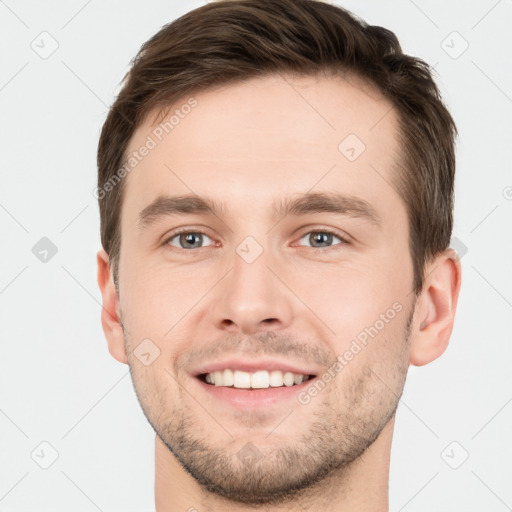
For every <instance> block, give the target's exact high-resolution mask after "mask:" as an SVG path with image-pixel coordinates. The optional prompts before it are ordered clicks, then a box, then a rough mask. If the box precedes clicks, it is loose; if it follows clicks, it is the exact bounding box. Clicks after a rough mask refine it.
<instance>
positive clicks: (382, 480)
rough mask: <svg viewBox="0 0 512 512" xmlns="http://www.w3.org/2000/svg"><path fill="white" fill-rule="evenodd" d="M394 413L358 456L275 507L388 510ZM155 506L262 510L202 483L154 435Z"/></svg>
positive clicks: (276, 510) (198, 511)
mask: <svg viewBox="0 0 512 512" xmlns="http://www.w3.org/2000/svg"><path fill="white" fill-rule="evenodd" d="M393 427H394V416H393V417H392V418H391V420H390V421H389V422H388V424H387V425H386V426H385V427H384V429H383V430H382V432H381V433H380V435H379V437H378V438H377V439H376V440H375V442H374V443H373V444H372V445H371V446H370V447H369V448H368V449H367V450H366V451H365V452H364V453H363V454H362V455H361V456H360V457H359V458H357V459H356V460H355V461H353V462H352V463H351V464H349V465H348V466H346V467H345V468H343V469H342V470H340V471H339V472H337V473H334V474H331V475H330V476H329V477H328V478H326V479H324V480H322V481H321V482H320V483H319V484H318V485H316V486H315V487H312V488H308V489H305V490H303V491H300V492H298V493H297V496H296V498H295V499H293V500H290V501H288V502H287V503H286V504H285V505H282V506H279V507H273V508H272V511H273V512H285V511H286V512H288V511H292V510H293V511H295V510H307V511H308V512H320V511H321V512H349V511H350V512H363V511H364V512H388V481H389V464H390V452H391V441H392V435H393ZM155 505H156V512H177V511H183V512H220V511H222V512H249V511H250V512H257V511H258V512H259V511H260V510H268V507H266V506H265V505H262V506H261V508H258V507H257V506H252V507H248V506H247V505H241V504H239V503H236V502H233V501H227V500H226V499H224V498H223V497H219V496H217V495H213V494H211V493H209V492H208V491H206V490H205V489H203V488H202V487H201V486H200V485H199V484H198V483H197V482H196V481H195V480H194V479H193V478H192V476H190V475H189V474H188V473H187V472H186V471H185V469H183V467H182V466H181V465H180V464H179V462H178V461H177V460H176V458H175V457H174V455H173V454H172V453H171V452H170V450H169V449H168V448H167V446H166V445H165V444H164V443H163V442H162V441H161V439H160V438H159V437H158V436H156V439H155Z"/></svg>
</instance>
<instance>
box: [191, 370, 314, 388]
mask: <svg viewBox="0 0 512 512" xmlns="http://www.w3.org/2000/svg"><path fill="white" fill-rule="evenodd" d="M196 377H197V378H198V379H199V380H200V381H201V382H203V383H204V384H205V385H207V386H213V387H222V388H230V389H236V390H239V391H256V390H263V389H269V388H284V387H286V388H292V387H296V386H300V385H301V384H304V383H305V382H308V381H310V380H312V379H314V378H315V377H316V375H313V374H309V375H303V374H296V373H292V372H281V371H278V370H274V371H272V372H268V371H265V370H260V371H257V372H254V373H252V374H251V373H248V372H243V371H240V370H230V369H227V370H224V371H215V372H212V373H201V374H199V375H197V376H196Z"/></svg>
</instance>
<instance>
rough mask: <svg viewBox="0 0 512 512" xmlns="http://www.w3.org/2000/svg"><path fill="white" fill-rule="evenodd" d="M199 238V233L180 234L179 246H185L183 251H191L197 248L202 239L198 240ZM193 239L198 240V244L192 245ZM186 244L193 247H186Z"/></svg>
mask: <svg viewBox="0 0 512 512" xmlns="http://www.w3.org/2000/svg"><path fill="white" fill-rule="evenodd" d="M199 237H201V234H200V233H185V234H182V235H181V236H180V244H181V245H182V246H185V247H184V249H193V248H194V247H197V246H198V243H199V245H200V243H201V241H202V239H201V238H199ZM194 238H199V242H196V243H195V244H194ZM187 243H191V244H192V245H193V246H194V247H190V246H189V247H187V246H186V244H187Z"/></svg>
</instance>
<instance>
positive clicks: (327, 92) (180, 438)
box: [97, 75, 461, 512]
mask: <svg viewBox="0 0 512 512" xmlns="http://www.w3.org/2000/svg"><path fill="white" fill-rule="evenodd" d="M194 97H195V98H196V100H197V102H198V104H197V106H196V107H195V108H194V109H193V110H192V112H191V113H190V114H189V115H188V116H186V117H185V118H184V119H182V120H181V121H180V123H179V125H178V126H177V127H176V128H175V129H174V130H173V131H172V132H171V133H170V135H168V136H167V137H165V138H164V140H163V141H162V142H160V143H159V144H158V145H157V147H155V148H154V149H153V150H151V152H150V153H149V154H148V156H146V157H145V158H144V159H143V160H142V161H141V162H140V163H139V164H138V165H137V167H136V169H134V170H133V171H132V172H131V173H130V174H129V175H128V176H127V177H126V178H125V179H126V182H125V187H126V188H125V196H124V203H123V207H122V213H121V239H122V244H121V252H120V262H119V293H118V292H116V290H115V287H114V283H113V278H112V272H111V268H110V265H109V258H108V255H107V254H106V253H105V252H104V251H103V250H100V251H99V252H98V256H97V261H98V283H99V286H100V289H101V292H102V296H103V309H102V325H103V329H104V332H105V335H106V338H107V341H108V347H109V351H110V353H111V354H112V356H113V357H114V358H115V359H116V360H118V361H120V362H122V363H125V364H129V366H130V371H131V375H132V379H133V383H134V387H135V390H136V392H137V396H138V399H139V401H140V404H141V406H142V408H143V410H144V413H145V414H146V417H147V418H148V421H149V422H150V423H151V425H152V426H153V428H154V430H155V432H156V433H157V435H156V439H155V460H156V477H155V501H156V507H157V511H158V512H167V511H178V510H179V511H181V510H183V511H193V510H194V509H195V510H197V511H201V512H202V511H203V510H212V511H221V510H222V511H228V512H231V511H233V512H234V511H246V510H273V511H288V510H289V511H292V510H293V511H297V510H308V511H311V512H313V511H320V510H321V511H322V512H329V511H337V512H343V511H349V510H350V511H363V510H364V511H366V512H368V511H379V512H382V511H384V510H388V479H389V462H390V460H389V459H390V450H391V441H392V435H393V427H394V415H395V411H396V407H397V405H398V401H399V398H400V396H401V394H402V390H403V386H404V383H405V379H406V374H407V369H408V367H409V365H410V364H413V365H418V366H419V365H424V364H427V363H429V362H430V361H433V360H435V359H436V358H437V357H439V356H440V355H441V354H442V353H443V352H444V350H445V349H446V347H447V344H448V341H449V338H450V335H451V332H452V327H453V322H454V315H455V310H456V306H457V299H458V294H459V289H460V280H461V267H460V262H459V260H458V258H457V255H456V253H455V252H454V251H453V250H447V251H445V252H444V253H442V254H439V255H438V256H437V257H436V258H435V260H433V261H432V262H431V263H430V264H429V266H428V268H427V269H426V276H427V277H426V281H425V285H424V288H423V291H422V293H421V294H420V295H419V296H418V297H417V298H416V297H415V295H414V294H413V293H412V284H413V267H412V260H411V256H410V253H409V245H408V244H409V236H408V218H407V212H406V209H405V204H404V202H403V200H402V199H401V198H400V196H399V195H398V193H397V192H396V190H395V189H394V187H393V186H391V183H392V179H393V172H394V169H393V165H394V163H395V162H396V160H397V159H398V158H399V154H400V150H399V147H398V142H397V137H396V135H397V126H398V121H397V117H396V114H395V112H394V111H393V110H391V111H390V104H389V103H388V102H387V101H386V100H385V99H384V98H382V97H381V96H380V95H379V94H378V93H376V92H375V91H372V90H371V89H370V88H369V87H368V86H366V85H364V84H361V83H359V82H357V81H355V80H354V79H352V80H350V79H347V78H341V77H336V78H335V77H326V76H317V77H297V76H295V77H292V76H289V75H273V76H268V77H265V78H258V79H251V80H247V81H245V82H243V83H239V84H236V85H229V86H226V87H222V88H217V89H212V90H209V91H206V92H202V93H201V94H197V95H195V96H194ZM187 99H188V98H184V100H183V101H182V102H178V104H180V105H182V104H184V103H185V102H186V100H187ZM376 123H377V124H376ZM155 126H156V124H155V117H154V115H152V116H150V117H148V120H147V122H146V123H145V124H144V125H142V126H141V127H140V128H139V129H138V130H137V132H136V133H135V135H134V137H133V139H132V141H131V143H130V147H129V150H128V151H132V150H135V149H137V148H139V147H140V146H141V145H142V144H144V141H145V140H146V137H147V136H148V134H151V131H152V130H153V129H154V128H155ZM349 133H353V134H356V135H357V136H358V137H359V138H360V139H361V140H362V141H363V142H364V144H365V146H366V149H365V151H364V152H363V153H362V154H361V155H360V156H359V157H358V158H357V159H356V160H355V161H352V162H351V161H349V160H348V159H347V158H345V156H344V155H343V154H342V153H341V152H340V151H339V150H338V145H339V144H340V142H341V141H342V140H343V139H344V138H345V137H346V136H347V135H348V134H349ZM370 164H371V165H370ZM333 166H334V167H333ZM372 166H373V167H372ZM375 169H378V171H379V172H378V173H377V172H376V171H375ZM308 191H314V192H329V191H331V192H332V191H336V192H340V193H343V194H347V195H351V196H355V197H358V198H362V199H365V200H366V201H368V202H369V203H370V204H371V205H372V206H373V208H374V209H375V211H376V212H377V213H378V215H379V216H380V218H381V223H382V227H381V229H377V228H376V227H375V226H373V225H372V224H371V223H369V222H367V221H366V220H363V219H359V218H355V217H350V216H339V215H335V214H333V213H325V212H322V213H311V214H308V215H306V216H303V217H297V216H295V217H294V216H289V217H286V218H281V219H280V220H279V222H278V223H277V224H276V220H275V219H272V216H271V207H272V204H273V202H274V200H275V199H276V198H280V197H284V196H293V197H297V196H300V195H301V194H304V193H306V192H308ZM191 192H193V193H195V194H197V195H199V196H208V197H211V198H213V199H216V200H217V201H224V202H225V212H224V214H223V215H222V216H219V217H215V216H212V215H207V214H194V215H190V214H189V215H187V214H180V215H173V216H167V217H164V218H162V219H160V220H159V221H158V222H156V223H155V224H153V225H151V226H150V227H148V229H146V230H141V229H139V227H138V224H137V222H138V215H139V212H141V211H142V210H143V209H144V208H145V207H146V206H147V205H149V204H150V203H151V202H152V201H153V200H154V199H156V198H157V197H158V196H159V195H162V194H168V195H179V194H187V193H191ZM181 227H190V230H189V232H190V233H198V232H200V233H204V234H205V235H207V236H206V237H205V236H203V238H202V240H201V237H200V236H199V241H197V239H196V240H195V241H196V242H198V248H195V249H194V248H193V249H185V248H183V247H184V246H185V247H188V246H190V245H194V243H195V242H194V239H192V242H190V241H189V242H188V244H187V241H186V240H181V243H182V244H183V245H180V237H179V236H178V237H175V238H173V241H172V244H173V245H172V246H171V245H169V243H167V242H166V240H167V239H168V238H170V236H171V235H172V234H173V230H175V229H176V228H181ZM322 229H331V230H335V231H337V232H338V233H339V234H340V235H341V236H347V235H348V237H349V238H348V239H347V240H348V243H343V242H341V240H340V239H339V238H336V237H333V238H332V239H330V241H328V242H327V243H324V244H322V243H321V242H320V243H319V242H318V241H317V239H315V238H314V236H313V237H310V236H309V235H310V234H312V233H313V235H314V233H317V232H318V231H322ZM249 235H250V236H252V237H253V238H254V239H255V240H256V241H257V242H258V243H259V244H260V246H261V247H262V249H263V252H262V254H261V255H260V256H259V258H258V259H256V260H255V261H254V262H253V263H247V262H246V261H245V260H244V259H243V258H241V257H240V256H239V254H238V253H237V252H236V248H237V246H238V245H239V244H240V242H241V241H242V240H244V239H245V237H247V236H249ZM306 235H308V236H306ZM336 236H338V235H336ZM315 242H316V246H317V247H324V250H323V251H319V250H318V249H315V248H314V245H315ZM201 244H202V245H201ZM397 302H398V303H399V304H400V306H401V310H400V312H398V313H397V314H396V316H394V318H393V319H392V320H390V321H389V322H387V323H385V326H384V328H382V329H381V330H380V331H379V332H378V334H377V335H376V336H375V337H373V338H371V339H370V340H369V342H368V344H367V345H366V346H365V347H364V348H363V349H362V350H361V351H360V352H358V353H357V355H355V356H354V357H353V359H352V360H351V361H349V362H348V364H346V365H345V366H344V367H343V369H342V370H341V371H339V372H337V373H336V374H335V377H334V378H333V379H332V380H331V381H330V382H329V383H328V384H327V385H326V386H325V388H324V389H322V390H321V391H320V392H319V393H318V394H317V396H315V397H314V398H312V399H311V401H310V402H309V403H308V404H301V403H299V402H298V401H297V400H294V399H292V400H289V401H286V402H284V403H283V404H281V405H280V406H278V407H269V408H268V409H265V410H251V409H250V408H247V409H239V410H237V409H234V408H231V407H228V406H224V407H223V406H222V404H220V403H219V402H218V401H215V400H214V399H213V398H212V397H210V395H209V394H208V393H206V392H205V391H203V390H202V389H200V387H199V386H198V385H197V382H196V381H194V379H195V378H194V377H192V376H191V375H190V373H189V372H190V371H191V370H192V369H193V368H195V366H194V365H197V364H199V363H201V364H202V363H206V362H208V361H209V360H211V358H219V357H223V356H224V355H231V354H238V355H242V356H245V357H247V358H250V357H253V356H260V355H265V356H270V357H271V356H276V357H279V358H281V359H287V358H289V359H293V361H294V362H296V363H298V364H301V363H304V364H306V363H309V364H311V365H313V366H314V368H315V369H318V371H319V373H324V372H326V371H327V369H328V367H330V366H331V365H332V364H333V362H335V361H336V360H337V356H339V355H340V354H344V353H345V352H346V350H347V349H349V348H350V346H351V342H352V341H353V340H354V338H355V337H356V336H357V335H358V334H359V333H360V332H361V331H362V330H364V328H365V327H368V326H371V325H374V324H375V322H376V320H378V319H379V318H381V317H380V315H381V314H383V313H385V312H386V311H387V310H389V309H390V308H391V307H392V305H393V304H394V303H397ZM147 338H149V339H151V340H152V343H154V346H156V347H158V350H159V351H160V355H159V357H157V358H156V359H155V360H154V362H152V364H150V365H149V366H145V365H144V364H142V363H141V361H139V359H138V358H137V357H136V356H135V354H134V349H136V347H137V346H138V345H139V343H141V341H142V340H144V339H147ZM249 442H250V443H252V446H253V447H255V448H256V450H257V453H258V454H259V458H258V459H257V460H251V461H249V462H248V463H247V464H243V463H242V462H241V459H240V458H239V457H238V456H237V454H238V453H239V452H240V450H242V449H243V448H244V446H246V445H247V443H249ZM184 467H186V468H187V469H186V470H185V469H184Z"/></svg>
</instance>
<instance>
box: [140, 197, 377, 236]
mask: <svg viewBox="0 0 512 512" xmlns="http://www.w3.org/2000/svg"><path fill="white" fill-rule="evenodd" d="M225 213H226V206H225V204H224V203H221V202H218V201H215V200H213V199H211V198H208V197H200V196H198V195H193V194H188V195H181V196H159V197H158V198H157V199H155V200H154V201H153V202H152V203H151V204H149V205H148V206H146V207H145V208H144V209H143V210H142V211H141V212H140V213H139V221H138V226H139V228H140V229H144V228H147V227H149V226H150V225H151V224H154V223H155V222H157V221H158V220H160V219H161V218H163V217H167V216H171V215H180V214H190V215H192V214H207V215H214V216H216V217H223V216H225ZM312 213H333V214H336V215H344V216H349V217H355V218H358V219H362V220H364V221H367V222H369V223H371V224H373V225H374V226H376V227H378V228H381V227H382V221H381V218H380V216H379V215H378V214H377V212H376V211H375V209H374V208H373V207H372V205H371V204H370V203H368V201H366V200H364V199H361V198H358V197H355V196H347V195H343V194H339V193H325V192H308V193H305V194H302V195H301V196H300V197H297V198H291V197H286V198H284V199H280V200H278V201H277V202H276V203H274V205H273V208H272V214H273V216H274V218H276V217H286V216H288V215H292V216H303V215H308V214H312Z"/></svg>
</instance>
